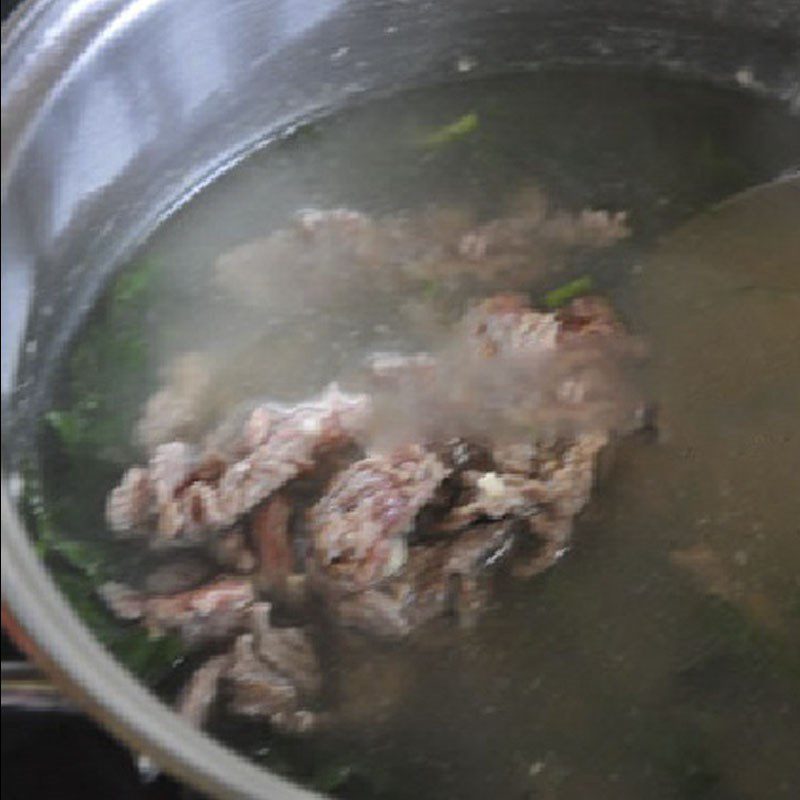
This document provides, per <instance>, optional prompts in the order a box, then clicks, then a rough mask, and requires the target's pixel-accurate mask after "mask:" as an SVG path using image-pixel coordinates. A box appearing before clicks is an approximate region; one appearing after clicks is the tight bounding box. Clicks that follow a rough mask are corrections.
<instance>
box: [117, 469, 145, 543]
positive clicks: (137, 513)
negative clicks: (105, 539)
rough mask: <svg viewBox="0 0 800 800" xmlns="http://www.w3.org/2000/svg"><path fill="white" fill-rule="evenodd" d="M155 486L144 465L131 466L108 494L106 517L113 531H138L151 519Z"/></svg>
mask: <svg viewBox="0 0 800 800" xmlns="http://www.w3.org/2000/svg"><path fill="white" fill-rule="evenodd" d="M152 509H153V486H152V482H151V480H150V473H149V471H148V470H147V469H146V468H144V467H131V468H130V469H129V470H128V471H127V472H126V473H125V474H124V475H123V476H122V480H121V481H120V483H119V485H118V486H116V487H115V488H114V489H112V490H111V492H110V493H109V495H108V499H107V501H106V519H107V520H108V524H109V526H110V527H111V529H112V530H113V531H117V532H123V531H125V532H137V530H138V529H140V528H141V527H142V526H143V525H144V524H145V523H147V521H148V520H149V519H150V514H151V513H152Z"/></svg>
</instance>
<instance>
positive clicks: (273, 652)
mask: <svg viewBox="0 0 800 800" xmlns="http://www.w3.org/2000/svg"><path fill="white" fill-rule="evenodd" d="M269 613H270V607H269V605H268V604H266V603H258V604H256V605H255V606H254V608H253V614H252V626H253V632H252V633H246V634H243V635H242V636H240V637H239V638H238V639H237V640H236V644H235V646H234V650H233V661H232V664H231V665H230V666H229V667H228V669H227V671H226V674H225V677H226V679H227V680H228V681H229V683H230V684H231V688H232V698H231V709H232V710H233V711H235V712H236V713H239V714H243V715H246V716H251V717H263V718H266V719H269V720H270V722H271V724H272V725H273V726H275V727H276V728H278V729H280V730H282V731H284V732H288V733H303V732H306V731H308V730H311V729H312V728H314V727H315V726H316V725H317V723H318V722H319V719H320V715H319V714H316V713H315V712H312V711H308V710H306V709H305V708H304V707H303V705H304V704H305V703H313V702H314V701H315V700H316V698H317V696H318V694H319V691H320V686H321V671H320V667H319V662H318V660H317V656H316V653H315V651H314V648H313V645H312V644H311V641H310V639H309V638H308V636H307V634H306V633H305V632H304V631H303V630H302V629H300V628H275V627H273V626H272V625H271V624H270V621H269Z"/></svg>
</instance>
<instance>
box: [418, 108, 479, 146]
mask: <svg viewBox="0 0 800 800" xmlns="http://www.w3.org/2000/svg"><path fill="white" fill-rule="evenodd" d="M478 125H479V119H478V115H477V114H476V113H475V112H474V111H471V112H470V113H469V114H464V116H463V117H459V118H458V119H457V120H455V121H454V122H451V123H449V124H448V125H443V126H442V127H441V128H437V129H436V130H435V131H433V132H431V133H429V134H428V135H427V136H425V137H424V138H423V139H422V145H423V146H424V147H441V146H442V145H445V144H450V143H451V142H455V141H457V140H458V139H463V138H464V137H465V136H469V134H471V133H474V132H475V131H476V130H477V129H478Z"/></svg>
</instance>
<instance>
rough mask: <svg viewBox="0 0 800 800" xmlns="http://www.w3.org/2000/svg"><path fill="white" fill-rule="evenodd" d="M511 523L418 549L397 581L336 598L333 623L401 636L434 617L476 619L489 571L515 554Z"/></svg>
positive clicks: (478, 528)
mask: <svg viewBox="0 0 800 800" xmlns="http://www.w3.org/2000/svg"><path fill="white" fill-rule="evenodd" d="M513 539H514V526H513V524H512V523H510V522H503V523H495V524H489V525H481V526H476V527H475V528H474V529H471V530H469V531H467V532H466V533H464V534H462V535H461V536H460V537H458V538H457V539H455V540H453V541H448V542H439V543H436V544H431V545H419V546H416V547H412V548H411V549H410V551H409V557H408V562H407V564H406V566H405V568H404V569H403V570H402V572H401V573H400V574H399V575H397V576H396V577H393V578H390V579H389V580H386V581H384V582H383V583H381V584H380V585H378V586H375V587H372V588H369V589H365V590H363V591H360V592H355V593H352V594H348V595H344V596H342V597H339V598H333V599H332V609H333V614H334V616H335V619H336V620H337V621H338V622H339V623H340V624H342V625H345V626H347V627H350V628H355V629H358V630H361V631H363V632H365V633H369V634H372V635H376V636H380V637H386V638H399V637H403V636H406V635H407V634H409V633H410V632H411V631H412V630H414V629H415V628H416V627H418V626H419V625H422V624H424V623H425V622H428V621H429V620H431V619H434V618H436V617H440V616H443V615H445V614H449V613H453V614H455V615H456V617H457V618H458V619H459V621H460V622H461V623H462V624H470V623H471V622H473V621H474V618H475V616H476V612H477V611H478V610H479V609H480V608H482V606H483V605H484V603H485V600H486V596H487V592H486V589H487V586H486V579H487V578H488V577H489V576H490V574H491V570H492V569H493V568H494V567H496V566H498V565H499V564H501V563H502V562H503V561H504V560H505V559H506V558H507V557H508V556H509V554H510V553H511V549H512V546H513Z"/></svg>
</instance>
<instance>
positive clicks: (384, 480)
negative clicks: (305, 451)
mask: <svg viewBox="0 0 800 800" xmlns="http://www.w3.org/2000/svg"><path fill="white" fill-rule="evenodd" d="M446 476H447V470H446V468H445V467H444V465H443V464H442V462H441V461H440V460H439V458H438V457H437V456H436V455H434V454H433V453H431V452H429V451H427V450H425V449H424V448H422V447H419V446H409V447H405V448H401V449H399V450H396V451H395V452H393V453H392V454H390V455H388V456H383V455H375V456H371V457H369V458H365V459H362V460H361V461H357V462H356V463H355V464H353V465H352V466H351V467H349V468H348V469H346V470H345V471H344V472H342V473H340V474H339V475H338V476H337V477H336V478H334V480H333V482H332V483H331V486H330V488H329V490H328V492H327V493H326V494H325V496H324V497H323V498H322V499H321V500H320V501H319V502H318V503H317V504H316V505H315V506H314V507H313V508H312V509H311V510H310V512H309V514H308V528H309V531H310V533H311V536H312V541H313V556H312V557H313V561H314V565H315V566H316V567H317V568H318V569H319V570H320V571H321V572H322V573H323V574H324V577H325V579H326V580H327V581H329V582H332V583H334V584H338V585H339V586H341V587H342V588H344V589H348V590H350V589H360V588H365V587H367V586H369V585H371V584H373V583H376V582H378V581H380V580H382V579H384V578H386V577H388V576H390V575H392V574H394V573H396V572H397V571H398V570H400V569H402V567H403V565H404V564H405V561H406V550H407V546H406V537H407V534H408V533H409V531H410V530H411V529H412V528H413V527H414V521H415V519H416V517H417V514H418V513H419V511H420V509H421V508H422V507H423V506H424V505H425V504H426V503H428V502H429V501H430V500H431V498H432V497H433V495H434V493H435V492H436V489H437V488H438V486H439V485H440V484H441V482H442V481H443V480H444V479H445V477H446Z"/></svg>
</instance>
